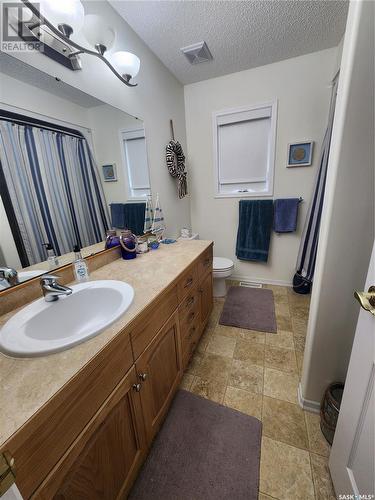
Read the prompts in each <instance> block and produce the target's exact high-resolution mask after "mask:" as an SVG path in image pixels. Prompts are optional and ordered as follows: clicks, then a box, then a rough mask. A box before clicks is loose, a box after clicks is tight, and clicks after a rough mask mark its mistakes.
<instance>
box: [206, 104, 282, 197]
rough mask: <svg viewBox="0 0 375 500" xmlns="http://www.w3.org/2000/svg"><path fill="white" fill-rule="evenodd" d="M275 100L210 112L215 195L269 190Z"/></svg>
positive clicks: (272, 156) (269, 192)
mask: <svg viewBox="0 0 375 500" xmlns="http://www.w3.org/2000/svg"><path fill="white" fill-rule="evenodd" d="M275 128H276V103H271V104H268V105H258V106H254V107H252V108H246V109H243V108H242V109H239V110H231V111H224V112H218V113H214V159H215V162H214V163H215V193H216V196H219V197H220V196H244V195H245V196H257V195H269V194H272V190H273V166H274V165H273V164H274V149H275Z"/></svg>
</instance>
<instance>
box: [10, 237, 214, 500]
mask: <svg viewBox="0 0 375 500" xmlns="http://www.w3.org/2000/svg"><path fill="white" fill-rule="evenodd" d="M57 273H58V271H57ZM91 278H92V279H117V280H122V281H126V282H127V283H129V284H131V285H132V286H133V288H134V290H135V298H134V302H133V304H132V305H131V306H130V308H129V309H128V311H127V312H126V313H125V314H124V316H123V317H121V318H120V320H118V321H116V322H115V323H114V324H113V325H111V326H110V327H109V328H107V329H106V330H105V331H104V332H102V333H101V334H99V335H98V336H97V337H95V338H93V339H91V340H89V341H87V342H85V343H83V344H80V345H78V346H76V347H74V348H72V349H70V350H66V351H63V352H60V353H57V354H54V355H51V356H47V357H40V358H34V359H11V358H6V357H5V356H3V355H1V354H0V376H1V379H2V384H1V385H2V387H1V394H0V395H1V401H2V405H3V403H4V405H3V407H2V408H1V409H0V416H1V430H0V439H1V441H0V451H1V452H2V453H4V454H5V456H6V457H7V459H8V461H10V460H11V459H12V458H13V459H14V471H15V482H16V485H17V487H18V488H19V490H20V492H21V494H22V496H23V497H24V498H25V499H26V498H43V499H48V500H49V499H51V498H60V499H63V498H66V499H79V498H82V499H83V498H89V499H90V500H94V499H96V498H97V499H104V498H106V499H115V498H124V497H126V495H127V493H128V492H129V490H130V488H131V485H132V484H133V482H134V480H135V478H136V476H137V472H138V470H139V468H140V466H141V465H142V463H143V461H144V460H145V458H146V456H147V453H148V450H149V448H150V446H151V443H152V441H153V439H154V437H155V435H156V434H157V432H158V430H159V428H160V425H161V423H162V422H163V419H164V417H165V416H166V414H167V412H168V408H169V405H170V403H171V401H172V399H173V396H174V394H175V392H176V390H177V388H178V386H179V383H180V381H181V378H182V375H183V371H184V369H185V368H186V367H187V365H188V363H189V360H190V358H191V356H192V353H193V351H194V349H195V347H196V345H197V343H198V341H199V339H200V336H201V334H202V332H203V329H204V327H205V325H206V323H207V320H208V318H209V315H210V312H211V309H212V242H207V241H191V242H183V243H176V244H174V245H169V246H164V245H162V246H161V248H160V249H159V250H157V251H155V252H149V253H148V254H146V255H143V256H141V257H140V258H139V259H138V258H137V259H135V260H134V261H132V262H127V261H123V260H121V259H117V260H115V261H113V262H111V263H110V264H108V265H105V266H103V267H102V268H100V269H98V270H96V271H94V272H93V273H91ZM12 314H14V312H11V313H9V314H6V315H4V316H3V317H2V318H0V324H3V323H4V322H5V321H6V320H7V319H9V317H11V315H12ZM51 328H53V325H51Z"/></svg>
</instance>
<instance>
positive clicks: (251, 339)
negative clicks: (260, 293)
mask: <svg viewBox="0 0 375 500" xmlns="http://www.w3.org/2000/svg"><path fill="white" fill-rule="evenodd" d="M231 284H232V285H235V284H236V282H232V283H231ZM266 288H270V289H272V290H273V293H274V299H275V309H276V318H277V328H278V331H277V333H276V334H273V333H261V332H256V331H251V330H244V329H239V328H232V327H227V326H222V325H219V324H218V321H219V317H220V313H221V309H222V307H223V304H224V300H223V299H216V300H215V302H214V308H213V311H212V314H211V317H210V321H209V323H208V325H207V327H206V330H205V332H204V333H203V336H202V339H201V341H200V344H199V345H198V347H197V349H196V351H195V354H194V357H193V359H192V360H191V363H190V365H189V367H188V370H187V372H186V374H185V375H184V378H183V380H182V384H181V387H183V388H184V389H186V390H189V391H192V392H194V393H196V394H199V395H201V396H203V397H205V398H208V399H211V400H213V401H217V402H219V403H222V404H224V405H226V406H229V407H231V408H234V409H236V410H239V411H242V412H243V413H247V414H248V415H252V416H254V417H257V418H259V419H260V420H262V423H263V434H262V452H261V464H260V493H259V500H266V499H272V498H273V499H278V500H284V499H285V500H299V499H301V500H309V499H311V500H314V499H316V500H333V499H335V494H334V491H333V488H332V483H331V478H330V475H329V471H328V466H327V460H328V458H327V457H328V454H329V446H328V444H327V442H326V441H325V439H324V437H323V435H322V433H321V431H320V427H319V415H315V414H312V413H309V412H304V411H303V410H302V409H301V408H300V406H299V405H298V403H297V386H298V383H299V379H300V374H301V370H302V361H303V350H304V346H305V336H306V325H307V318H308V311H309V296H307V297H306V296H303V295H297V294H295V293H294V292H293V291H292V290H291V289H289V288H286V287H279V286H271V285H267V286H266Z"/></svg>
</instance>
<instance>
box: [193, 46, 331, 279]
mask: <svg viewBox="0 0 375 500" xmlns="http://www.w3.org/2000/svg"><path fill="white" fill-rule="evenodd" d="M335 58H336V49H329V50H324V51H321V52H316V53H313V54H309V55H306V56H301V57H296V58H293V59H288V60H286V61H281V62H278V63H275V64H269V65H267V66H262V67H259V68H255V69H251V70H248V71H242V72H239V73H233V74H230V75H226V76H223V77H220V78H214V79H211V80H206V81H203V82H199V83H195V84H191V85H187V86H186V87H185V113H186V132H187V143H188V153H189V156H188V164H189V169H190V172H191V179H190V186H191V192H192V198H191V201H192V202H191V214H192V226H193V230H194V231H196V232H199V234H200V237H201V238H205V239H213V240H215V246H214V252H215V255H217V256H223V257H229V258H231V259H232V260H233V261H234V263H235V271H234V273H235V276H237V277H243V278H247V279H252V280H259V281H263V282H269V283H280V284H287V283H290V281H291V279H292V277H293V274H294V266H295V263H296V258H297V253H298V247H299V242H300V236H301V231H302V228H303V222H304V219H305V214H306V211H307V208H308V204H309V201H310V197H311V194H312V189H313V182H314V178H315V175H316V170H317V165H318V159H319V150H320V145H321V141H322V139H323V135H324V131H325V128H326V125H327V117H328V108H329V99H330V93H331V89H330V87H329V85H330V81H331V79H332V77H333V74H334V65H335ZM274 99H277V100H278V120H277V139H276V163H275V182H274V196H273V197H274V198H284V197H286V198H287V197H299V196H302V197H303V199H304V203H302V204H301V205H300V213H299V223H298V230H297V232H296V233H294V234H285V235H276V234H273V235H272V238H271V246H270V255H269V260H268V263H267V264H261V263H250V262H244V261H239V260H237V258H236V257H235V245H236V234H237V226H238V202H239V198H230V199H214V176H213V146H212V144H213V142H212V141H213V135H212V123H211V120H212V112H213V111H218V110H222V109H226V108H235V107H240V106H245V105H252V104H257V103H262V102H268V101H272V100H274ZM301 140H314V141H315V150H314V158H313V166H311V167H300V168H289V169H287V168H286V155H287V144H288V143H289V142H294V141H301Z"/></svg>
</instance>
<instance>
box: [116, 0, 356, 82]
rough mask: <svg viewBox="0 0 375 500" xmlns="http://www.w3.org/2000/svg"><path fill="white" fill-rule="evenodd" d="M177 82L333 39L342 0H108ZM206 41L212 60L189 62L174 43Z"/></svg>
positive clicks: (340, 26)
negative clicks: (198, 62) (192, 63)
mask: <svg viewBox="0 0 375 500" xmlns="http://www.w3.org/2000/svg"><path fill="white" fill-rule="evenodd" d="M109 3H110V4H111V5H112V6H113V7H114V9H116V10H117V12H118V13H119V14H120V15H121V16H122V17H123V18H124V19H125V20H126V21H127V23H128V24H129V25H130V26H131V27H132V28H133V29H134V31H135V32H136V33H137V34H138V35H139V36H140V37H141V38H142V39H143V40H144V41H145V43H146V44H147V45H148V46H149V47H150V49H151V50H152V51H153V52H154V53H155V54H156V55H157V56H158V57H159V59H161V61H163V63H164V64H165V65H166V66H167V68H169V70H170V71H171V72H172V73H173V74H174V75H175V76H176V77H177V78H178V80H180V82H182V83H184V84H186V83H193V82H197V81H200V80H206V79H207V78H213V77H216V76H221V75H225V74H228V73H233V72H236V71H242V70H245V69H249V68H254V67H256V66H262V65H264V64H269V63H272V62H276V61H280V60H282V59H288V58H290V57H295V56H298V55H302V54H308V53H310V52H315V51H317V50H322V49H326V48H329V47H333V46H335V45H337V44H338V42H339V41H340V39H341V37H342V35H343V34H344V30H345V22H346V15H347V9H348V2H347V1H345V0H339V1H336V0H310V1H305V0H294V1H290V0H261V1H255V0H254V1H253V0H247V1H235V0H232V1H218V0H211V1H201V0H195V1H190V0H174V1H165V0H160V1H148V0H145V1H139V0H136V1H132V0H130V1H129V0H109ZM203 40H204V41H206V42H207V45H208V47H209V49H210V51H211V53H212V55H213V58H214V59H213V61H210V62H206V63H202V64H198V65H194V66H192V65H190V64H189V62H188V61H187V59H186V57H185V56H184V55H183V54H182V53H181V51H180V48H181V47H185V46H186V45H191V44H193V43H197V42H200V41H203Z"/></svg>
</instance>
